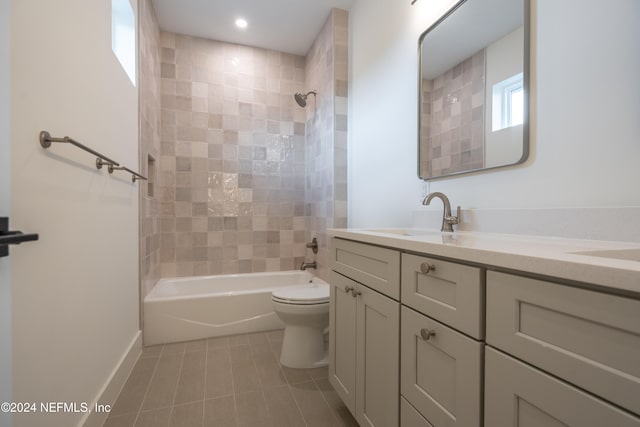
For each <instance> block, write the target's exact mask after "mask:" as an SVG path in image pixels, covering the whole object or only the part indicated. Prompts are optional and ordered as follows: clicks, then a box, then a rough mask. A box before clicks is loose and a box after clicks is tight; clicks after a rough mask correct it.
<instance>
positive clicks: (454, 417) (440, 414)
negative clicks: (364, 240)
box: [400, 253, 485, 427]
mask: <svg viewBox="0 0 640 427" xmlns="http://www.w3.org/2000/svg"><path fill="white" fill-rule="evenodd" d="M401 270H402V278H401V289H402V292H401V294H402V318H401V319H402V321H401V325H402V328H401V346H400V354H401V363H400V366H401V367H400V372H401V374H400V391H401V394H402V397H403V398H404V399H405V400H406V403H409V404H410V405H412V406H413V407H414V408H415V409H416V410H417V411H418V413H419V415H420V416H421V417H422V419H421V418H417V417H416V416H415V414H413V413H412V412H411V411H409V410H408V408H407V410H403V413H405V414H406V416H407V418H406V419H405V418H402V426H406V427H413V426H420V425H431V426H433V427H440V426H458V427H480V426H481V420H482V416H481V414H482V372H483V354H484V343H483V342H482V341H480V340H479V339H481V338H482V337H484V283H485V282H484V276H485V272H484V269H481V268H478V267H473V266H468V265H463V264H460V263H455V262H450V261H445V260H441V259H434V258H431V257H425V256H421V255H414V254H407V253H403V254H402V266H401ZM424 423H427V424H424Z"/></svg>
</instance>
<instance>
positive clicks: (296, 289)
mask: <svg viewBox="0 0 640 427" xmlns="http://www.w3.org/2000/svg"><path fill="white" fill-rule="evenodd" d="M271 299H272V300H273V301H275V302H279V303H283V304H295V305H317V304H327V303H329V285H328V284H325V283H318V284H309V285H302V286H290V287H286V288H280V289H276V290H275V291H273V292H272V293H271Z"/></svg>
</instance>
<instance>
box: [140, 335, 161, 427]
mask: <svg viewBox="0 0 640 427" xmlns="http://www.w3.org/2000/svg"><path fill="white" fill-rule="evenodd" d="M163 352H164V344H163V345H162V348H161V349H160V353H159V354H158V360H156V365H155V366H154V367H153V372H152V373H151V378H149V383H148V384H147V387H146V388H145V390H144V396H142V401H141V402H140V407H139V408H138V412H137V413H136V419H135V420H134V421H133V425H134V427H135V425H136V424H137V423H138V419H139V418H140V414H142V406H143V405H144V401H145V400H146V399H147V394H149V389H150V388H151V382H152V381H153V377H154V376H155V375H156V371H157V370H158V365H159V364H160V358H161V357H162V353H163ZM138 361H140V359H138ZM136 363H137V362H136Z"/></svg>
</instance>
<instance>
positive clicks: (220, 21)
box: [152, 0, 354, 55]
mask: <svg viewBox="0 0 640 427" xmlns="http://www.w3.org/2000/svg"><path fill="white" fill-rule="evenodd" d="M152 1H153V6H154V7H155V10H156V15H157V17H158V22H159V24H160V28H161V29H163V30H165V31H171V32H174V33H180V34H187V35H190V36H196V37H203V38H207V39H212V40H220V41H225V42H231V43H237V44H242V45H248V46H254V47H261V48H265V49H273V50H278V51H281V52H287V53H293V54H297V55H306V53H307V51H308V50H309V48H310V47H311V45H312V44H313V41H314V40H315V39H316V37H317V35H318V34H319V33H320V30H321V29H322V26H323V24H324V22H325V21H326V19H327V17H328V16H329V12H330V11H331V8H339V9H345V10H348V9H349V8H350V7H351V4H352V3H353V2H354V0H152ZM240 17H241V18H244V19H245V20H247V22H248V23H249V25H248V27H247V28H245V29H243V30H241V29H238V28H237V27H236V26H235V20H236V19H238V18H240Z"/></svg>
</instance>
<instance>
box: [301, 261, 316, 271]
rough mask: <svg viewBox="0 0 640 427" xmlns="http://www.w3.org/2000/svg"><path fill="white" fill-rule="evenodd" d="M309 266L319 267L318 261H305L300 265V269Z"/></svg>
mask: <svg viewBox="0 0 640 427" xmlns="http://www.w3.org/2000/svg"><path fill="white" fill-rule="evenodd" d="M307 268H314V269H315V268H317V266H316V262H315V261H313V262H303V263H302V265H301V266H300V270H303V271H304V270H306V269H307Z"/></svg>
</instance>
